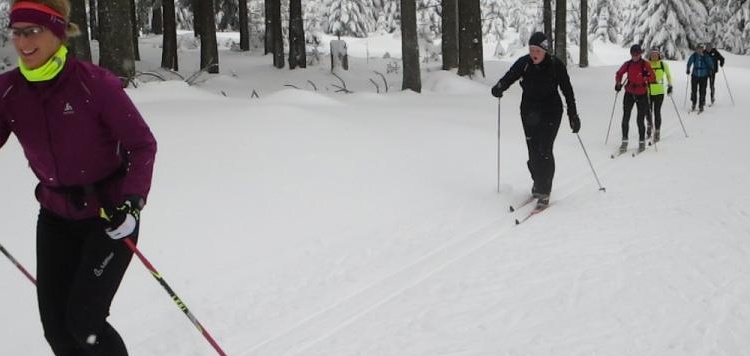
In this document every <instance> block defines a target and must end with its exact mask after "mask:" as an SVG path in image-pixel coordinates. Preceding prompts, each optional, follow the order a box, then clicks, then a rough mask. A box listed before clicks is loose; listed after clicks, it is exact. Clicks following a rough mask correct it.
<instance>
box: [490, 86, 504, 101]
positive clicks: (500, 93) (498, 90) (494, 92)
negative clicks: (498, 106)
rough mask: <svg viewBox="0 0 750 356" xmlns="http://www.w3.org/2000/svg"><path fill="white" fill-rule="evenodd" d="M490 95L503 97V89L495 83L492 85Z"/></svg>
mask: <svg viewBox="0 0 750 356" xmlns="http://www.w3.org/2000/svg"><path fill="white" fill-rule="evenodd" d="M491 92H492V96H494V97H496V98H502V97H503V89H501V88H500V86H499V85H495V86H493V87H492V91H491Z"/></svg>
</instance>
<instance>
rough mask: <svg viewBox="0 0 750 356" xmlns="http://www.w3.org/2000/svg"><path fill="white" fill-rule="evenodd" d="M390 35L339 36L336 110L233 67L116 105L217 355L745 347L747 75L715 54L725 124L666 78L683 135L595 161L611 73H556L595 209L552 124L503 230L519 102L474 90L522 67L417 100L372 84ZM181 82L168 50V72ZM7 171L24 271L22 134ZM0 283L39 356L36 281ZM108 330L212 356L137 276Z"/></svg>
mask: <svg viewBox="0 0 750 356" xmlns="http://www.w3.org/2000/svg"><path fill="white" fill-rule="evenodd" d="M397 40H398V39H394V38H374V39H370V40H369V41H365V42H366V43H367V44H366V48H365V51H364V52H365V53H369V54H370V58H364V57H363V56H362V55H361V53H362V49H361V48H360V46H362V44H361V43H360V42H361V41H354V40H352V41H351V42H352V43H351V44H350V51H351V52H352V56H353V58H352V59H351V61H350V71H349V72H346V73H341V77H342V78H343V79H344V80H345V81H346V84H347V87H348V88H349V89H351V90H352V91H354V92H355V93H354V94H343V93H338V92H336V87H335V86H334V84H335V85H339V86H340V85H341V82H340V81H339V80H338V79H336V78H335V77H333V76H332V75H330V74H329V70H328V67H327V66H328V60H327V58H326V57H323V58H322V61H321V64H320V65H315V66H312V67H310V68H308V69H306V70H294V71H290V70H288V69H281V70H277V69H274V68H273V67H272V66H271V65H270V63H271V57H270V56H260V55H258V54H254V53H249V54H247V53H238V52H230V51H226V50H224V51H222V52H221V63H220V64H221V69H222V74H221V75H217V76H203V77H202V79H201V80H199V83H198V84H197V85H194V86H188V85H187V84H185V83H184V82H182V81H179V80H177V81H169V82H149V83H142V84H141V85H140V86H139V87H138V88H137V89H128V93H129V94H130V95H131V97H132V98H133V100H134V101H135V103H136V104H137V105H138V107H139V108H140V110H141V111H142V113H143V115H144V116H145V117H146V119H147V121H148V122H149V124H150V125H151V128H152V130H153V131H154V134H155V135H156V137H157V139H158V141H159V153H158V157H157V165H156V170H155V176H154V182H153V189H152V193H151V196H150V198H149V205H148V207H147V208H146V210H145V211H144V212H143V215H142V216H143V220H142V224H143V225H142V237H141V241H140V244H139V246H140V248H141V250H142V251H143V253H144V254H145V255H146V256H147V257H148V258H149V259H150V260H151V261H152V262H153V263H154V265H155V266H156V268H157V269H159V271H160V272H161V273H162V275H163V276H164V278H165V279H166V280H167V282H168V283H169V284H170V285H171V286H172V287H173V288H174V289H175V290H176V291H177V293H178V295H179V296H180V297H181V298H182V299H183V301H184V302H185V303H186V304H187V306H188V307H189V308H190V309H191V311H192V312H193V313H194V314H195V315H196V316H197V318H198V319H199V320H200V321H201V323H203V325H204V326H205V327H206V328H207V329H208V330H209V331H210V332H211V334H212V335H213V336H214V337H215V338H216V339H217V341H218V342H219V344H221V345H222V347H223V348H224V350H225V351H226V352H227V354H229V355H233V356H251V355H258V356H260V355H263V356H277V355H305V356H309V355H325V356H332V355H341V356H344V355H346V356H349V355H367V356H386V355H394V356H396V355H398V356H404V355H410V356H412V355H420V356H421V355H424V356H428V355H429V356H434V355H472V356H474V355H493V356H494V355H654V356H657V355H658V356H664V355H680V356H684V355H696V356H697V355H700V356H704V355H732V356H735V355H743V354H746V353H747V352H748V351H747V350H750V278H748V275H750V193H748V190H747V189H746V185H747V183H748V181H750V166H749V165H748V159H747V154H748V152H750V143H749V142H750V140H747V138H746V137H747V133H748V132H750V121H748V119H747V112H748V111H749V110H750V104H748V101H747V94H746V93H747V92H748V90H750V84H748V83H750V58H748V57H738V56H732V55H726V56H727V65H726V66H725V67H724V69H725V73H726V77H727V79H728V80H729V81H730V82H729V84H730V85H731V88H732V94H733V95H734V101H735V105H733V104H732V103H731V102H730V98H729V95H728V91H727V87H726V86H725V81H724V78H723V77H720V78H719V81H718V82H717V90H718V93H717V100H718V101H717V104H716V105H715V106H713V107H711V108H709V109H708V110H707V112H705V113H704V114H702V115H700V116H697V115H695V114H690V115H689V114H687V112H686V111H685V109H684V106H683V105H684V94H685V85H686V83H685V81H686V79H687V77H686V76H685V75H684V74H683V73H684V65H685V63H684V62H671V63H670V64H671V65H672V68H673V73H674V77H675V80H676V84H675V93H674V101H675V103H676V106H677V107H678V109H679V113H680V115H681V119H682V121H683V123H684V125H685V129H686V130H687V133H688V135H689V137H685V135H684V133H683V130H682V128H681V126H680V122H679V120H678V116H677V115H676V114H677V112H676V111H675V109H674V107H673V105H672V102H671V101H667V102H665V106H664V108H663V114H664V124H663V134H662V141H661V142H660V143H659V144H658V147H650V148H649V149H648V150H647V151H646V152H645V153H643V154H642V155H640V156H638V157H636V158H632V157H630V156H629V155H627V156H621V157H619V158H617V159H614V160H612V159H610V158H609V156H610V154H611V153H612V152H613V151H614V150H615V149H616V146H617V145H618V144H619V136H620V128H619V126H620V125H619V124H620V117H621V96H620V98H618V99H619V100H618V101H617V104H616V111H615V115H614V116H615V118H614V120H613V122H612V131H611V133H610V136H609V142H608V145H605V144H604V141H605V136H606V135H607V131H608V126H609V123H610V115H611V113H612V107H613V101H614V100H615V92H614V90H613V86H614V79H613V78H614V72H615V70H616V68H617V65H619V64H620V63H621V62H622V61H625V60H626V59H627V58H628V54H627V50H626V49H623V48H621V47H619V46H614V45H606V44H602V43H597V44H595V45H594V48H595V51H596V52H595V53H593V54H592V59H591V62H592V67H590V68H586V69H580V68H577V67H575V66H571V67H570V68H569V70H570V74H571V77H572V81H573V86H574V89H575V93H576V97H577V99H578V107H579V113H580V116H581V120H582V129H581V132H580V137H581V139H582V140H583V142H584V143H585V145H586V149H587V150H588V154H589V155H590V157H591V160H592V162H593V166H594V167H595V168H596V171H597V173H598V175H599V178H600V180H601V182H602V185H604V186H605V187H606V192H601V191H599V186H598V185H597V182H596V180H595V179H594V175H593V174H592V171H591V169H590V168H589V165H588V163H587V161H586V157H585V156H584V152H583V151H582V149H581V145H580V144H579V141H578V138H577V137H576V135H573V134H571V133H570V130H569V128H568V126H567V122H566V121H564V122H563V126H562V127H561V130H560V133H559V135H558V140H557V142H556V150H555V153H556V158H557V174H556V179H555V185H554V188H553V196H552V206H551V207H550V209H548V210H546V211H545V212H543V213H542V214H540V215H538V216H536V217H534V218H532V219H531V220H529V221H527V222H526V223H524V224H522V225H519V226H515V224H514V219H515V218H516V217H519V216H522V215H523V213H524V212H525V211H521V212H519V213H515V214H513V213H509V212H508V206H509V204H513V203H515V202H518V201H520V200H522V199H523V198H524V197H525V196H526V195H527V194H528V191H529V189H530V187H531V182H530V179H529V177H528V172H527V170H526V163H525V162H526V148H525V144H524V140H523V135H522V133H521V124H520V119H519V116H518V105H519V100H520V92H521V91H520V88H519V86H518V85H516V86H514V87H513V88H512V89H511V90H510V91H509V92H508V93H507V94H506V95H505V96H504V97H503V99H502V102H501V103H500V106H498V101H497V100H496V99H494V98H492V97H491V96H490V95H489V85H491V84H493V83H494V82H495V81H496V80H497V79H498V78H499V77H500V76H501V75H502V74H503V73H504V72H505V70H507V68H508V66H509V64H510V61H512V60H513V59H514V58H517V56H518V55H520V54H521V53H517V54H515V55H514V56H513V57H511V58H507V59H504V60H490V61H487V62H486V63H485V66H486V73H487V77H486V78H475V79H474V80H468V79H465V78H460V77H457V76H455V75H453V74H451V73H448V72H443V71H440V70H439V67H440V65H439V63H435V62H431V63H427V64H424V65H423V70H424V74H423V77H422V78H423V88H424V90H423V93H422V94H415V93H412V92H401V91H400V90H399V89H400V81H401V80H400V74H397V73H387V67H388V64H391V65H393V64H394V62H398V60H394V59H384V58H382V56H383V54H384V53H385V52H389V54H391V55H393V56H394V57H398V55H399V53H398V51H399V50H398V49H399V48H400V45H399V44H398V42H397ZM159 42H160V39H159V38H156V37H154V38H146V39H144V40H143V41H142V45H141V53H142V55H143V57H144V61H143V62H142V63H140V69H141V70H144V71H146V70H153V69H154V68H155V67H156V66H157V65H158V62H159V58H160V52H159V48H158V44H159ZM488 47H490V48H488V50H491V48H494V45H492V46H488ZM355 53H356V54H357V56H355ZM0 54H2V55H3V56H12V50H10V49H8V48H4V49H0ZM197 63H198V58H197V50H184V51H181V52H180V65H181V69H183V70H182V72H183V74H187V75H189V74H190V73H191V72H192V71H194V70H195V68H196V67H197ZM375 71H377V72H380V73H382V74H383V75H384V76H385V77H386V81H387V82H388V84H389V86H390V88H389V89H390V90H389V92H388V93H387V94H385V93H383V92H384V91H385V90H384V85H383V84H382V83H383V78H382V77H381V76H380V75H379V74H377V73H375ZM370 79H372V80H373V81H375V82H376V83H378V89H379V90H380V91H381V93H376V86H375V84H373V83H372V82H371V81H370ZM285 85H293V86H296V87H299V88H302V89H303V90H297V89H294V88H292V87H291V86H285ZM314 87H315V88H317V89H318V90H317V91H315V90H314V89H313V88H314ZM253 91H255V92H256V93H257V94H258V95H259V96H260V98H251V93H252V92H253ZM498 107H499V108H500V112H499V116H500V122H501V126H500V135H501V137H500V163H501V164H500V165H501V173H500V193H498V192H497V184H498V181H497V167H496V163H497V156H496V155H497V152H498V140H497V133H498V128H497V122H498ZM634 125H635V123H634V119H633V120H632V123H631V140H632V139H633V138H634V137H635V136H634V135H635V132H636V130H635V128H634ZM657 148H658V150H657ZM0 167H2V168H0V172H2V173H1V176H2V184H0V196H2V197H3V200H2V201H3V204H0V216H2V219H1V220H0V243H2V245H3V246H5V247H6V248H7V249H8V250H9V251H10V252H11V253H13V254H14V255H15V257H16V258H17V259H18V260H20V261H21V262H22V263H24V264H25V265H26V267H27V268H29V269H30V270H32V271H33V270H34V265H35V263H34V224H35V217H36V211H37V209H38V207H37V204H36V203H35V201H34V199H33V194H32V190H33V187H34V184H35V179H34V177H33V175H32V174H31V172H30V171H29V169H27V164H26V161H25V159H24V157H23V155H22V152H21V149H20V147H19V146H18V144H17V142H16V141H15V139H11V140H10V141H9V142H8V144H6V146H5V147H3V148H2V150H1V151H0ZM0 259H3V260H4V258H0ZM0 286H2V287H1V288H0V291H1V292H0V315H2V318H0V335H1V336H0V341H2V344H3V351H2V352H0V354H3V355H50V354H51V352H50V350H49V348H48V346H47V345H46V343H45V341H44V338H43V335H42V330H41V325H40V323H39V321H38V319H39V318H38V315H37V309H36V301H35V294H34V288H33V287H32V285H31V284H30V283H29V282H28V281H27V280H26V279H25V278H24V277H23V275H21V273H19V272H18V271H17V270H16V269H15V268H14V267H13V265H11V264H10V263H8V262H7V261H5V262H2V261H0ZM111 314H112V315H111V317H110V321H111V322H112V323H113V324H114V325H115V327H116V328H118V330H119V331H120V332H121V333H122V335H123V337H124V338H125V340H126V343H127V345H128V347H129V349H130V353H131V355H136V356H147V355H159V356H161V355H179V356H192V355H196V356H197V355H213V354H215V352H214V351H213V350H212V349H211V347H210V346H209V345H208V343H207V342H206V341H205V340H204V339H203V338H202V336H201V335H200V334H199V333H198V332H197V331H196V330H195V328H194V327H193V326H192V324H191V323H190V322H189V321H188V320H187V319H186V318H185V316H184V315H183V314H182V313H181V312H180V311H179V310H178V309H177V308H176V307H175V305H174V304H173V303H172V301H171V300H170V299H169V298H168V296H167V295H166V293H164V291H163V290H162V289H161V287H160V286H159V285H158V284H157V283H156V282H155V281H154V280H153V278H152V277H151V276H150V275H149V273H148V272H147V271H146V269H145V268H143V266H141V264H140V262H139V261H137V260H134V261H133V264H132V266H131V268H130V270H129V272H128V273H127V275H126V278H125V281H124V283H123V285H122V287H121V289H120V292H119V293H118V295H117V297H116V299H115V302H114V305H113V307H112V313H111Z"/></svg>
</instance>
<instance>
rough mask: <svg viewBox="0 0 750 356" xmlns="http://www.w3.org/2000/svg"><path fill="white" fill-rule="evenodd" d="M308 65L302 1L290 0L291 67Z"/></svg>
mask: <svg viewBox="0 0 750 356" xmlns="http://www.w3.org/2000/svg"><path fill="white" fill-rule="evenodd" d="M296 67H300V68H305V67H307V54H306V53H305V28H304V26H303V22H302V1H301V0H289V69H294V68H296Z"/></svg>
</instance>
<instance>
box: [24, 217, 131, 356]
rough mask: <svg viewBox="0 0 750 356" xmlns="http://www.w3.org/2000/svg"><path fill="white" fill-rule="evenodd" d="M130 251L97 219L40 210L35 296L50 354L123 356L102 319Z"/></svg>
mask: <svg viewBox="0 0 750 356" xmlns="http://www.w3.org/2000/svg"><path fill="white" fill-rule="evenodd" d="M131 238H132V239H134V240H135V239H136V237H131ZM132 256H133V253H132V252H131V251H130V249H129V248H128V247H127V246H126V245H125V243H124V242H122V241H116V240H112V239H110V238H109V236H107V235H106V234H105V233H104V229H103V224H102V222H101V221H100V219H98V218H92V219H87V220H69V219H65V218H63V217H60V216H58V215H56V214H54V213H52V212H51V211H49V210H46V209H44V208H42V209H41V210H40V212H39V218H38V221H37V299H38V302H39V314H40V316H41V320H42V327H43V329H44V336H45V338H46V339H47V342H48V343H49V345H50V346H51V347H52V351H53V352H54V354H55V355H56V356H127V354H128V352H127V350H126V348H125V344H124V343H123V341H122V339H121V338H120V335H119V334H118V333H117V331H115V329H114V328H112V326H111V325H110V324H109V323H107V321H106V319H107V316H108V315H109V307H110V304H111V303H112V298H113V297H114V295H115V292H117V288H118V287H119V286H120V281H121V280H122V278H123V276H124V274H125V270H126V269H127V267H128V264H129V263H130V260H131V258H132Z"/></svg>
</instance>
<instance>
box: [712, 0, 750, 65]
mask: <svg viewBox="0 0 750 356" xmlns="http://www.w3.org/2000/svg"><path fill="white" fill-rule="evenodd" d="M726 6H727V7H728V12H729V13H731V16H729V18H728V20H727V22H726V26H725V27H724V31H723V32H721V35H720V36H719V37H718V38H719V39H720V40H719V41H717V42H721V44H722V45H723V46H722V47H723V48H725V49H727V50H728V51H731V52H732V53H737V54H750V0H729V1H727V4H726ZM717 47H718V45H717Z"/></svg>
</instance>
